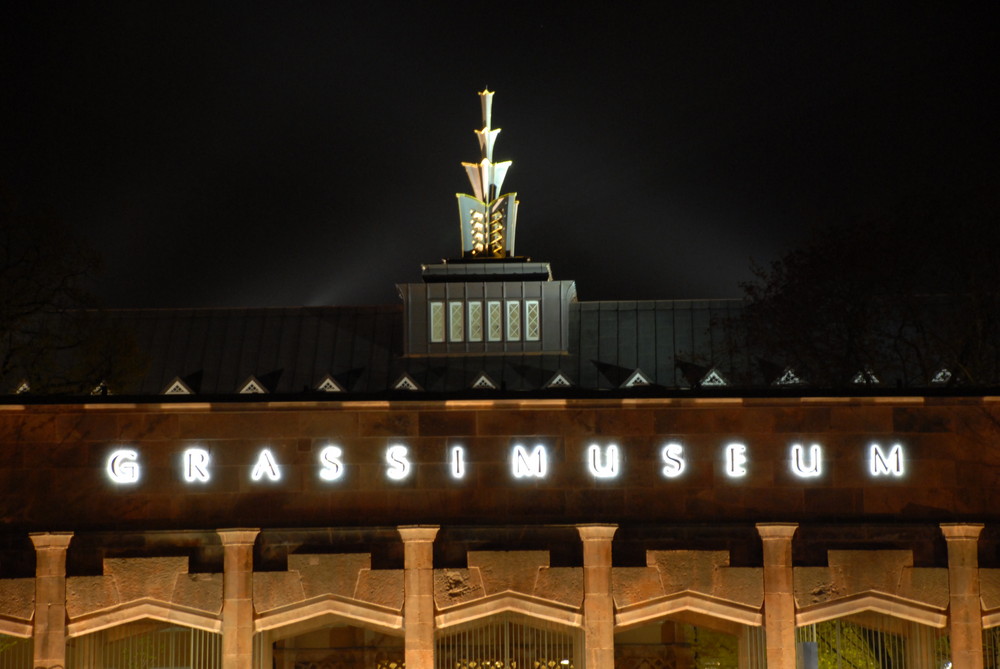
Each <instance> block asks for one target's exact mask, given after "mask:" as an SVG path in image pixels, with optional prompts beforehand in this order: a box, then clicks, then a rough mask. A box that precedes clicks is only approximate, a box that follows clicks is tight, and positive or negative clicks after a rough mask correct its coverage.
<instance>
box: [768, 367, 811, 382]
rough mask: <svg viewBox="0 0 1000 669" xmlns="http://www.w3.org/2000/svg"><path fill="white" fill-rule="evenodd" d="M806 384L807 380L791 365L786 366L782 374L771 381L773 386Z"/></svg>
mask: <svg viewBox="0 0 1000 669" xmlns="http://www.w3.org/2000/svg"><path fill="white" fill-rule="evenodd" d="M804 384H805V381H803V380H802V377H801V376H799V375H798V374H796V373H795V370H794V369H792V368H791V367H785V371H783V372H782V373H781V376H779V377H778V378H776V379H775V380H774V381H772V382H771V385H772V386H801V385H804Z"/></svg>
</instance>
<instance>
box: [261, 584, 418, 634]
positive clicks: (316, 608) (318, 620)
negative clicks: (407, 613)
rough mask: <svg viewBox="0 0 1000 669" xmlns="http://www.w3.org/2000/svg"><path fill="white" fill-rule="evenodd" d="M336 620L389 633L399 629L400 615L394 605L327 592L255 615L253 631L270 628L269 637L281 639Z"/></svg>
mask: <svg viewBox="0 0 1000 669" xmlns="http://www.w3.org/2000/svg"><path fill="white" fill-rule="evenodd" d="M337 623H347V624H353V625H357V626H359V627H368V628H370V629H373V630H375V631H378V632H384V633H386V634H393V635H399V634H401V633H402V631H403V616H402V614H400V612H399V611H397V610H396V609H391V608H388V607H384V606H378V605H377V604H369V603H367V602H362V601H359V600H356V599H348V598H346V597H340V596H337V595H329V594H327V595H321V596H319V597H312V598H310V599H306V600H303V601H301V602H295V603H294V604H289V605H287V606H282V607H279V608H276V609H272V610H270V611H267V612H266V613H263V614H261V615H259V616H257V619H256V620H254V632H255V633H260V632H270V633H271V638H272V639H282V638H288V637H292V636H297V635H299V634H302V633H303V632H306V631H310V630H313V629H318V628H321V627H326V626H328V625H331V624H337Z"/></svg>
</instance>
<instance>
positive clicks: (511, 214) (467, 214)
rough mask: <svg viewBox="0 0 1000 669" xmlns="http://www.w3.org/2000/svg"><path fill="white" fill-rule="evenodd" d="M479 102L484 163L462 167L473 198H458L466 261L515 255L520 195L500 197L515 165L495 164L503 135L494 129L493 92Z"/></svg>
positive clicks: (486, 92)
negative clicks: (481, 111) (498, 140)
mask: <svg viewBox="0 0 1000 669" xmlns="http://www.w3.org/2000/svg"><path fill="white" fill-rule="evenodd" d="M479 101H480V104H481V106H482V110H483V129H482V130H476V131H475V132H476V137H477V138H478V139H479V150H480V153H481V160H480V161H479V162H478V163H462V167H464V168H465V173H466V175H468V177H469V182H470V183H471V184H472V192H473V195H467V194H464V193H457V194H456V197H457V198H458V215H459V219H460V226H461V228H460V230H461V233H462V255H463V256H464V257H466V258H508V257H510V256H513V255H514V232H515V230H516V226H517V204H518V203H517V193H507V194H505V195H500V189H501V187H502V186H503V180H504V177H505V176H506V175H507V170H508V169H510V166H511V161H509V160H505V161H503V162H500V163H494V162H493V145H494V144H496V140H497V135H499V134H500V128H493V127H492V116H493V91H490V90H488V89H487V90H483V91H482V92H480V93H479Z"/></svg>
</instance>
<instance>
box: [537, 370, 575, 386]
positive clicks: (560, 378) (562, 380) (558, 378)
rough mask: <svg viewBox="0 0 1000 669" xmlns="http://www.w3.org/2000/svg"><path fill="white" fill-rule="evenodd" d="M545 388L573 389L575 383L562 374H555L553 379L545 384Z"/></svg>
mask: <svg viewBox="0 0 1000 669" xmlns="http://www.w3.org/2000/svg"><path fill="white" fill-rule="evenodd" d="M544 387H546V388H572V387H573V382H572V381H570V380H569V379H568V378H566V375H565V374H563V373H562V372H556V373H555V374H553V375H552V378H551V379H549V380H548V381H547V382H546V383H545V386H544Z"/></svg>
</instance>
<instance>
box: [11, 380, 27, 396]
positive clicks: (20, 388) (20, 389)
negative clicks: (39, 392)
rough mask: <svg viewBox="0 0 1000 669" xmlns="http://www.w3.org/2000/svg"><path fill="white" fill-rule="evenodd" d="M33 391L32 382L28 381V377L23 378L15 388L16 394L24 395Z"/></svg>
mask: <svg viewBox="0 0 1000 669" xmlns="http://www.w3.org/2000/svg"><path fill="white" fill-rule="evenodd" d="M30 392H31V384H30V383H28V379H21V382H20V383H19V384H17V388H15V389H14V394H15V395H24V394H25V393H30Z"/></svg>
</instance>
